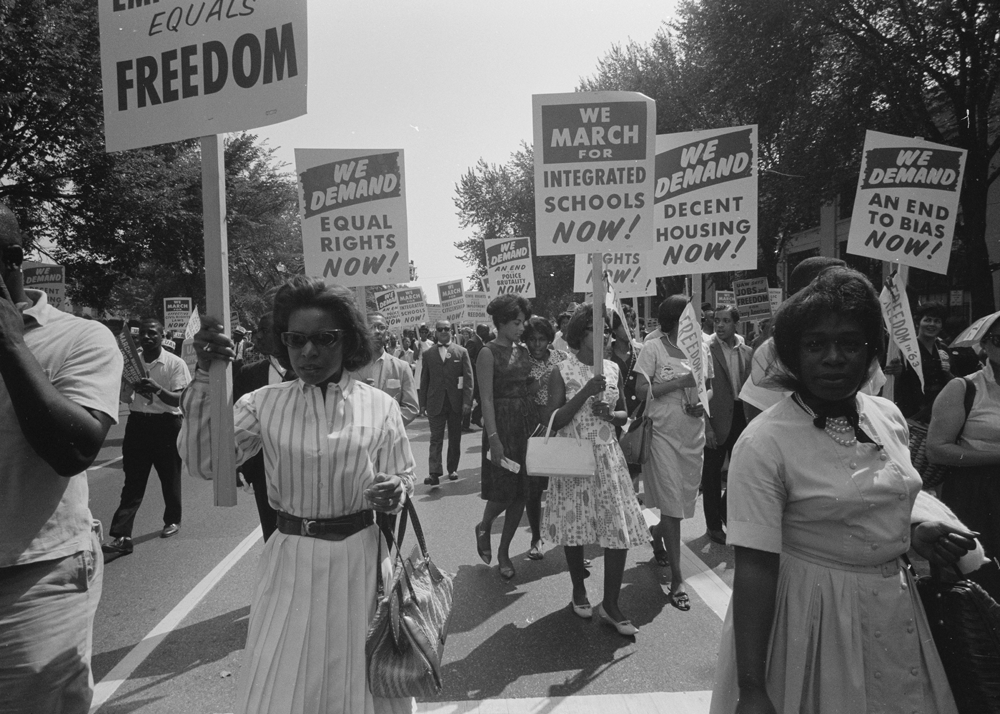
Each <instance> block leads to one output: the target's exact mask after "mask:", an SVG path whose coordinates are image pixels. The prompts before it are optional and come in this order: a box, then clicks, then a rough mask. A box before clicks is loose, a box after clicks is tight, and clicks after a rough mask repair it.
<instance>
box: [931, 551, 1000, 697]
mask: <svg viewBox="0 0 1000 714" xmlns="http://www.w3.org/2000/svg"><path fill="white" fill-rule="evenodd" d="M954 571H955V573H956V574H957V575H958V578H959V579H958V580H957V581H954V582H949V581H945V580H942V579H941V573H940V572H939V571H938V570H937V569H936V568H932V569H931V575H929V576H927V575H925V576H921V577H918V578H917V579H916V580H917V592H918V593H919V595H920V600H921V602H922V603H923V606H924V611H925V612H926V613H927V620H928V621H929V622H930V626H931V634H932V635H933V637H934V645H935V646H936V647H937V651H938V654H939V655H940V657H941V662H942V664H943V665H944V671H945V674H947V675H948V684H950V685H951V691H952V694H953V695H954V696H955V704H956V705H957V706H958V711H959V712H961V714H980V713H982V714H987V712H991V713H995V712H998V711H1000V604H997V602H996V600H994V599H993V598H992V597H991V596H990V594H989V593H987V592H986V590H984V589H983V588H982V587H981V586H980V585H979V584H978V583H976V582H973V581H972V580H971V579H969V578H968V577H966V576H963V575H962V574H961V572H960V571H959V570H958V569H957V568H955V569H954Z"/></svg>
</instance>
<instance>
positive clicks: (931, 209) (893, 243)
mask: <svg viewBox="0 0 1000 714" xmlns="http://www.w3.org/2000/svg"><path fill="white" fill-rule="evenodd" d="M965 155H966V152H965V150H964V149H955V148H953V147H950V146H943V145H941V144H932V143H931V142H929V141H924V140H922V139H910V138H907V137H904V136H893V135H892V134H883V133H881V132H877V131H869V132H867V133H866V134H865V148H864V154H863V157H862V160H861V173H860V175H859V177H858V192H857V194H856V195H855V198H854V213H853V215H852V216H851V231H850V233H849V234H848V236H847V252H848V253H852V254H854V255H863V256H866V257H868V258H877V259H879V260H885V261H889V262H893V263H902V264H903V265H909V266H911V267H914V268H923V269H924V270H929V271H931V272H932V273H941V274H945V273H947V272H948V260H949V259H950V258H951V243H952V239H953V238H954V235H955V218H956V216H957V215H958V202H959V196H960V194H961V188H962V174H963V173H964V171H965Z"/></svg>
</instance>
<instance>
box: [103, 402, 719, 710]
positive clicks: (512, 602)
mask: <svg viewBox="0 0 1000 714" xmlns="http://www.w3.org/2000/svg"><path fill="white" fill-rule="evenodd" d="M124 421H125V414H124V412H123V418H122V423H121V424H119V425H118V426H116V427H114V428H113V429H112V431H111V433H110V434H109V437H108V441H107V442H106V444H105V448H104V450H103V451H102V453H101V455H100V457H99V458H98V461H97V463H98V464H99V465H100V464H105V465H104V466H102V467H101V468H98V469H95V470H93V471H92V472H91V474H90V488H91V509H92V511H93V513H94V515H95V517H97V518H99V519H100V520H102V521H103V522H104V523H105V525H107V524H108V523H109V522H110V520H111V516H112V514H113V513H114V509H115V507H116V506H117V503H118V496H119V493H120V489H121V485H122V480H123V475H122V471H121V462H120V460H117V461H116V460H115V459H117V458H118V457H120V455H121V439H122V435H123V434H124ZM409 435H410V440H411V444H412V447H413V452H414V456H415V458H416V461H417V464H418V486H417V493H416V498H415V504H416V506H417V511H418V513H419V515H420V518H421V521H422V522H423V524H424V529H425V532H426V535H427V540H428V546H429V548H430V549H431V553H432V556H433V557H434V560H435V562H436V563H437V564H438V565H439V567H441V568H443V569H445V570H448V571H450V572H453V573H455V575H456V579H455V592H456V599H455V606H454V610H453V615H452V621H451V629H450V632H449V636H448V644H447V647H446V649H445V664H444V683H445V684H444V691H442V693H441V695H440V696H439V697H437V698H435V700H428V701H426V702H424V701H421V703H420V709H421V711H442V712H443V711H458V710H459V709H461V710H462V711H465V710H474V707H475V702H478V701H481V700H497V699H500V700H511V707H508V708H506V709H503V710H504V711H513V710H514V709H515V708H516V707H514V705H515V704H516V703H517V702H523V703H524V705H525V707H526V708H530V707H528V704H531V705H532V706H534V702H535V701H536V700H537V699H543V700H546V701H549V702H556V701H563V700H561V698H563V697H569V698H570V699H569V700H568V701H570V702H577V703H579V704H580V705H583V703H584V702H589V703H590V704H591V706H588V707H587V709H588V710H590V709H591V708H592V707H593V708H594V710H600V711H603V712H605V713H606V714H610V712H611V711H613V710H614V703H615V702H618V701H620V700H622V698H623V697H632V698H633V699H632V702H633V703H632V704H631V705H630V707H631V708H630V709H629V710H630V711H640V709H637V708H636V705H635V703H634V702H635V701H637V700H635V697H636V696H637V695H640V696H646V698H647V699H649V696H648V694H649V693H671V692H676V693H682V692H684V693H699V694H694V695H685V696H686V697H687V698H686V699H684V697H682V699H684V701H687V702H688V704H690V703H691V702H695V705H693V708H690V709H688V711H705V710H706V709H705V708H704V706H703V705H704V703H705V702H707V696H706V695H705V690H709V689H711V686H712V678H713V672H714V667H715V658H716V650H717V647H718V642H719V636H720V632H721V627H722V619H721V618H722V615H723V614H724V610H725V604H726V599H727V598H728V589H729V588H731V587H732V569H731V568H732V550H731V549H729V548H726V547H723V546H718V545H715V544H713V543H711V542H710V541H709V540H708V539H707V537H705V536H704V531H705V527H704V520H703V518H702V515H701V508H700V505H699V508H698V516H697V517H696V518H694V519H691V520H689V521H685V522H684V525H683V529H682V533H683V540H684V541H685V543H686V545H687V547H688V548H689V550H690V552H689V554H688V557H689V558H690V559H691V560H690V562H691V563H694V564H695V565H696V566H697V568H696V569H697V570H703V571H705V572H701V573H697V572H696V569H695V568H688V569H687V572H686V575H687V576H688V577H689V578H691V581H690V584H691V585H692V587H690V588H689V591H690V592H691V600H692V609H691V611H690V612H686V613H685V612H681V611H679V610H676V609H675V608H673V607H671V606H670V604H669V602H668V600H667V597H666V586H667V584H668V583H669V570H667V569H664V568H660V567H658V566H657V565H656V564H655V563H654V562H653V560H652V551H651V549H650V548H649V547H641V548H637V549H634V550H632V551H630V553H629V558H628V563H627V566H626V571H625V578H624V586H623V589H622V596H621V600H620V603H621V607H622V610H623V612H625V613H626V615H628V616H629V617H630V618H631V619H632V621H633V623H634V624H635V625H636V626H638V627H639V628H640V630H641V631H640V633H639V635H638V636H637V637H636V638H635V639H626V638H622V637H620V636H619V635H618V634H617V633H616V632H615V631H614V630H613V629H611V628H610V627H608V626H602V625H600V624H599V623H598V622H597V621H596V620H595V621H593V622H587V621H583V620H580V619H579V618H577V617H576V616H574V615H573V613H572V612H571V611H570V610H569V608H568V603H569V600H570V581H569V575H568V573H567V572H566V564H565V560H564V558H563V556H562V552H561V549H559V548H553V547H551V546H546V549H545V558H544V560H541V561H530V560H527V558H526V554H527V550H528V547H529V541H530V532H529V530H528V528H527V520H526V519H525V520H524V521H523V522H522V528H521V531H520V532H519V534H518V536H517V537H516V539H515V541H514V547H513V551H512V558H513V560H514V564H515V567H516V568H517V575H516V577H515V578H514V579H513V580H512V581H511V582H505V581H503V580H502V579H501V578H500V576H499V574H498V572H497V568H496V564H495V561H494V565H493V566H492V567H488V566H486V565H484V564H482V562H481V561H480V560H479V558H478V556H477V555H476V551H475V544H474V538H473V531H472V529H473V524H474V523H476V522H477V521H478V520H479V519H480V518H481V514H482V507H483V502H482V501H481V500H480V498H479V480H478V473H479V461H480V458H481V447H480V434H479V432H478V431H477V432H476V433H475V434H465V435H464V436H463V440H462V446H463V456H462V462H461V468H460V471H459V476H460V478H459V480H458V481H456V482H448V481H444V482H443V485H442V486H441V487H439V488H434V489H431V488H429V487H427V486H424V485H423V484H422V481H423V477H424V476H425V475H426V468H427V467H426V464H427V451H428V442H429V432H428V427H427V421H426V420H425V419H418V420H417V421H416V422H414V424H413V425H411V428H410V429H409ZM446 448H447V447H446ZM212 500H213V495H212V484H211V483H210V482H206V481H202V480H200V479H194V478H186V479H185V480H184V483H183V502H184V518H183V523H182V525H181V531H180V533H179V534H178V535H176V536H174V537H173V538H169V539H161V538H160V537H159V532H160V529H161V528H162V512H163V500H162V497H161V495H160V490H159V482H158V480H157V479H156V476H155V474H154V475H151V477H150V482H149V485H148V488H147V492H146V499H145V501H144V503H143V506H142V508H141V509H140V511H139V515H138V517H137V519H136V528H135V541H134V542H135V552H134V553H133V554H132V555H128V556H124V557H118V558H111V557H109V558H108V561H107V562H106V567H105V571H104V591H103V596H102V600H101V604H100V607H99V609H98V612H97V620H96V623H95V626H94V661H93V665H94V678H95V681H97V682H98V700H97V701H96V702H95V705H100V706H99V708H98V707H96V706H95V711H100V712H102V713H105V714H125V713H126V712H130V713H131V712H143V713H149V714H153V713H161V712H162V713H167V712H171V713H173V712H192V713H193V712H231V711H233V698H234V690H235V682H236V676H237V674H238V672H239V667H240V660H241V658H242V655H243V650H242V648H243V645H244V642H245V639H246V632H247V619H248V616H249V602H250V596H251V592H252V588H253V579H254V571H255V568H256V563H257V559H258V556H259V554H260V552H261V548H262V545H263V543H262V541H261V540H260V539H259V537H257V538H256V539H255V536H254V532H255V529H257V525H258V524H257V513H256V509H255V507H254V503H253V496H252V495H250V494H248V493H243V492H241V493H240V494H239V503H238V505H237V506H235V507H233V508H217V507H215V506H213V505H212ZM654 517H655V516H654V515H653V514H652V513H651V512H647V518H654ZM501 528H502V519H500V520H498V521H497V523H496V524H495V525H494V536H493V543H494V549H495V548H496V544H497V541H498V539H499V532H500V529H501ZM258 532H259V531H258ZM241 544H242V547H241ZM587 556H588V557H590V558H591V559H592V560H593V568H592V571H591V578H590V579H589V580H588V586H589V592H590V597H591V601H592V602H597V601H598V600H599V599H600V597H601V592H602V578H603V557H602V552H601V550H600V549H599V548H589V549H588V552H587ZM227 568H228V569H227ZM220 570H224V571H225V572H224V574H222V575H221V576H219V575H218V574H219V571H220ZM213 571H214V575H213ZM692 576H694V577H692ZM206 580H207V581H206ZM199 586H200V587H199ZM206 588H208V589H207V590H206ZM677 696H681V695H677ZM662 701H665V700H663V699H662V698H661V702H662ZM671 701H673V700H671ZM678 701H680V700H678ZM435 702H452V703H454V702H458V703H463V702H464V703H465V704H462V705H461V706H460V707H457V708H456V706H452V705H448V706H445V705H443V704H435ZM598 705H599V706H598ZM623 706H624V705H623ZM609 707H610V708H609ZM549 710H552V707H551V706H550V707H549ZM572 710H574V709H572V708H571V709H559V711H572ZM576 710H579V709H578V708H577V709H576ZM622 710H624V709H622ZM654 710H655V708H651V709H649V711H654ZM498 711H499V710H498Z"/></svg>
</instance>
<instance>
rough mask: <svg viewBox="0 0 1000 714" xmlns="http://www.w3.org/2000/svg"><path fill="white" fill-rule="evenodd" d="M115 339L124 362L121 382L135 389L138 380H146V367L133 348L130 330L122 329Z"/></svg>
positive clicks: (137, 351) (133, 343)
mask: <svg viewBox="0 0 1000 714" xmlns="http://www.w3.org/2000/svg"><path fill="white" fill-rule="evenodd" d="M116 339H117V340H118V349H119V350H121V353H122V357H123V358H124V360H125V364H124V366H123V367H122V382H123V383H124V384H127V385H128V386H130V387H135V385H136V384H137V383H138V382H139V380H142V379H145V378H146V376H147V372H146V365H145V364H143V361H142V358H141V357H140V356H139V350H137V349H136V347H135V341H134V340H133V339H132V331H131V330H130V329H128V328H123V329H122V331H121V332H119V333H118V336H117V338H116Z"/></svg>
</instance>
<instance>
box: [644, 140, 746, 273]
mask: <svg viewBox="0 0 1000 714" xmlns="http://www.w3.org/2000/svg"><path fill="white" fill-rule="evenodd" d="M653 203H654V206H655V208H654V216H655V217H654V224H655V226H656V248H655V252H654V254H653V256H652V257H653V260H652V261H650V265H649V270H651V271H653V274H654V275H655V276H656V277H664V276H667V275H690V274H693V273H715V272H723V271H733V270H752V269H754V268H756V267H757V127H756V125H750V126H738V127H728V128H724V129H711V130H708V131H689V132H683V133H679V134H661V135H659V136H657V137H656V189H655V193H654V199H653Z"/></svg>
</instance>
